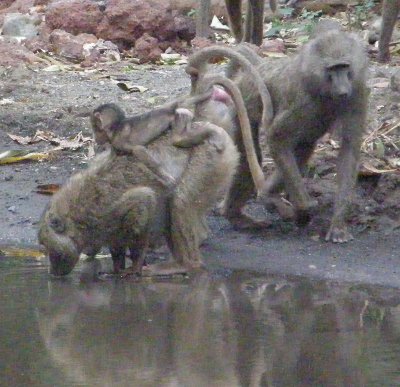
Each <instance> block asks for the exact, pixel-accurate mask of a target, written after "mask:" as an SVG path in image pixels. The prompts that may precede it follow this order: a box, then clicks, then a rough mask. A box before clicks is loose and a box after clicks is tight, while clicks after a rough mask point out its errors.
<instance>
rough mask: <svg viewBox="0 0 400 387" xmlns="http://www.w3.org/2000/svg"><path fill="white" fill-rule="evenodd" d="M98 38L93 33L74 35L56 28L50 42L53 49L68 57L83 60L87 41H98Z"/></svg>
mask: <svg viewBox="0 0 400 387" xmlns="http://www.w3.org/2000/svg"><path fill="white" fill-rule="evenodd" d="M96 42H97V38H96V36H94V35H92V34H79V35H76V36H74V35H72V34H70V33H68V32H65V31H63V30H54V31H53V32H52V33H51V34H50V44H51V48H52V50H53V51H54V52H55V53H56V54H58V55H61V56H64V57H66V58H70V59H75V60H83V59H84V58H85V57H84V54H83V45H84V44H86V43H96Z"/></svg>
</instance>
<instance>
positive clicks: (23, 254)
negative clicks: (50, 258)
mask: <svg viewBox="0 0 400 387" xmlns="http://www.w3.org/2000/svg"><path fill="white" fill-rule="evenodd" d="M0 257H13V258H35V259H37V260H40V259H44V258H46V255H45V254H44V253H43V251H40V250H35V249H20V248H17V247H2V248H1V249H0Z"/></svg>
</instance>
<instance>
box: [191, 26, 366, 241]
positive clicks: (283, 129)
mask: <svg viewBox="0 0 400 387" xmlns="http://www.w3.org/2000/svg"><path fill="white" fill-rule="evenodd" d="M315 36H316V37H315V38H314V39H312V40H311V41H310V42H309V43H307V44H306V45H304V46H303V47H302V49H301V50H300V52H299V53H298V54H297V55H296V56H295V57H293V58H284V59H279V60H274V61H264V60H262V61H260V58H259V57H257V55H256V53H255V52H254V53H253V55H249V47H248V46H241V45H239V46H238V48H237V51H238V52H239V53H240V52H241V51H243V52H244V53H245V55H246V57H247V59H248V60H250V62H252V63H253V64H254V65H256V66H257V69H258V70H259V72H260V74H261V75H262V77H263V79H264V82H265V84H266V85H267V87H268V90H269V92H270V94H271V98H272V107H273V119H272V123H271V125H270V126H269V127H263V128H261V130H266V131H267V132H266V137H267V143H268V146H269V149H270V153H271V155H272V157H273V159H274V161H275V163H276V171H275V173H274V174H273V175H272V176H271V178H270V179H268V180H267V182H266V183H265V186H264V188H263V190H262V191H263V192H262V195H263V196H267V197H268V196H270V195H275V194H277V193H278V192H280V191H281V190H282V189H283V188H285V190H286V192H287V194H288V195H289V199H290V201H291V202H292V204H293V206H294V210H295V213H296V218H297V222H298V223H299V224H305V223H307V222H308V220H309V218H310V212H311V210H312V209H313V207H315V205H316V203H315V201H314V200H312V199H311V198H310V196H309V195H308V193H307V191H306V188H305V186H304V182H303V181H302V171H303V170H304V167H305V166H306V163H307V161H308V159H309V158H310V156H311V155H312V153H313V150H314V148H315V144H316V142H317V140H318V139H319V138H321V137H322V136H323V135H324V134H325V133H326V132H327V131H328V130H330V129H331V128H332V127H333V126H335V127H336V128H338V129H339V130H340V137H341V148H340V152H339V156H338V161H337V169H338V172H337V180H338V189H337V193H336V197H335V203H334V210H333V217H332V221H331V225H330V228H329V231H328V233H327V235H326V239H327V240H332V241H334V242H345V241H348V240H350V239H352V236H351V234H350V233H349V232H348V230H347V225H346V221H345V213H346V210H347V208H348V205H349V202H350V197H351V193H352V192H353V187H354V184H355V181H356V176H357V164H358V160H359V154H360V146H361V140H362V134H363V131H364V129H365V125H366V113H367V103H368V89H367V87H366V80H365V77H366V69H367V64H368V61H367V55H366V49H365V47H364V45H363V44H362V42H360V41H359V40H358V39H357V38H356V37H355V36H353V35H351V34H348V33H345V32H343V31H341V30H340V29H339V27H338V26H335V27H334V28H333V27H332V23H328V24H324V23H320V25H319V26H317V29H316V32H315ZM212 50H215V52H216V53H217V55H221V53H220V52H219V48H218V47H215V48H212V47H209V48H206V49H203V50H200V51H198V52H196V53H195V54H194V55H193V56H192V57H191V58H190V59H189V64H188V67H187V71H188V73H189V74H193V73H194V75H195V77H194V82H193V77H192V84H193V90H194V93H195V92H196V91H195V90H196V87H197V85H196V79H199V82H201V77H199V72H200V73H201V72H202V71H205V69H204V63H205V62H208V61H209V60H210V59H211V58H212V57H213V56H212ZM196 68H197V69H200V71H197V72H196V71H195V70H194V69H196ZM232 77H233V79H234V80H235V82H237V84H238V85H239V87H240V89H241V91H242V95H243V98H244V100H245V102H246V107H247V111H248V115H249V118H250V122H251V124H252V128H253V137H254V139H255V142H256V143H255V146H256V148H258V146H259V145H258V139H259V134H260V133H258V131H257V127H258V125H259V123H260V120H261V114H262V111H261V107H260V106H261V103H260V99H259V94H258V93H257V92H256V85H255V84H254V81H252V79H251V77H249V76H248V75H247V74H246V72H245V71H233V72H232ZM212 110H213V106H212V105H211V104H209V103H206V104H205V105H204V106H202V107H200V108H199V109H198V113H197V114H199V115H201V116H202V117H207V119H208V120H210V121H211V122H212V121H213V111H212ZM235 120H236V118H235V115H234V114H233V117H232V122H233V125H234V127H233V129H232V128H226V129H227V130H228V131H229V132H230V133H232V131H233V133H234V138H235V142H236V143H237V144H238V147H239V150H242V148H243V147H242V146H241V138H240V136H239V135H238V134H237V133H238V130H237V127H236V123H235ZM252 192H253V184H252V180H251V175H250V172H249V168H248V166H247V163H246V159H245V158H243V157H242V159H241V163H240V166H239V169H238V172H237V174H236V175H235V180H234V183H233V185H232V186H231V188H230V191H229V194H228V196H227V198H226V200H225V215H226V216H227V218H228V219H230V220H231V222H233V223H234V224H235V225H236V226H238V227H257V226H259V224H258V223H257V222H255V221H253V220H252V219H251V218H250V217H249V216H247V215H244V214H243V213H242V209H243V207H244V205H245V203H246V202H247V200H248V199H249V197H250V195H251V193H252Z"/></svg>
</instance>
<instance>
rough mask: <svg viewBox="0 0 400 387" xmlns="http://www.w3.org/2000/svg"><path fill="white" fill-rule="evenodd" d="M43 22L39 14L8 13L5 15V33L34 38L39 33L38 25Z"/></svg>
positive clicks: (6, 34)
mask: <svg viewBox="0 0 400 387" xmlns="http://www.w3.org/2000/svg"><path fill="white" fill-rule="evenodd" d="M40 22H41V17H40V16H39V15H28V14H25V15H23V14H22V13H8V14H6V15H5V17H4V22H3V32H2V33H3V35H5V36H14V37H23V38H33V37H35V36H37V35H38V33H39V32H38V25H39V24H40Z"/></svg>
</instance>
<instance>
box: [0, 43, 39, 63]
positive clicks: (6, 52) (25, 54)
mask: <svg viewBox="0 0 400 387" xmlns="http://www.w3.org/2000/svg"><path fill="white" fill-rule="evenodd" d="M37 61H39V58H38V57H37V56H36V55H35V54H33V53H32V52H30V51H29V50H28V49H27V48H25V47H24V46H21V45H20V44H18V43H15V42H14V43H11V42H9V41H7V40H3V41H2V40H0V66H11V67H15V66H18V65H19V64H21V62H22V63H30V64H31V63H34V62H37Z"/></svg>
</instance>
